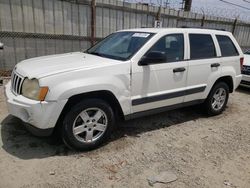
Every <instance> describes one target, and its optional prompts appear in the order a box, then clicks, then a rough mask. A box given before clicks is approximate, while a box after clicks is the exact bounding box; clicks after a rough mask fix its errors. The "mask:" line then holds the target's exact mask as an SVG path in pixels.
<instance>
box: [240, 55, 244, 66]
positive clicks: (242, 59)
mask: <svg viewBox="0 0 250 188" xmlns="http://www.w3.org/2000/svg"><path fill="white" fill-rule="evenodd" d="M243 63H244V57H241V58H240V68H241V69H242V68H243Z"/></svg>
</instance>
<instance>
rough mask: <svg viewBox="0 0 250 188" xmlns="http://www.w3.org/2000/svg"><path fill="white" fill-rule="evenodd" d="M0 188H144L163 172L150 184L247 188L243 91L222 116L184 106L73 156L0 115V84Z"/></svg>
mask: <svg viewBox="0 0 250 188" xmlns="http://www.w3.org/2000/svg"><path fill="white" fill-rule="evenodd" d="M0 122H1V125H0V128H1V134H0V137H1V139H0V146H1V148H0V188H12V187H14V188H15V187H21V188H31V187H39V188H40V187H41V188H43V187H46V188H47V187H49V188H55V187H65V188H66V187H67V188H68V187H73V188H74V187H81V188H85V187H126V188H128V187H133V188H134V187H136V188H137V187H138V188H140V187H142V188H145V187H150V185H149V183H148V180H147V178H149V177H151V176H153V177H154V176H156V175H158V174H159V173H162V172H165V171H170V172H172V173H174V174H175V175H176V176H177V180H176V181H174V182H171V183H167V184H162V183H156V184H154V187H156V188H158V187H174V188H196V187H197V188H217V187H218V188H223V187H225V188H226V187H228V188H230V187H234V188H235V187H237V188H249V187H250V90H248V89H243V88H241V89H238V90H237V91H236V92H235V93H234V94H232V95H231V96H230V99H229V104H228V107H227V109H226V111H225V112H224V113H223V114H222V115H219V116H216V117H207V116H205V115H204V114H203V113H201V112H200V108H198V107H189V108H184V109H180V110H175V111H171V112H165V113H161V114H158V115H154V116H148V117H144V118H140V119H136V120H132V121H128V122H125V123H122V124H120V128H119V129H118V130H117V131H115V132H114V135H113V137H112V138H111V140H110V142H109V143H107V144H106V145H104V146H103V147H101V148H99V149H97V150H94V151H91V152H73V151H70V150H68V149H67V148H66V147H65V146H64V145H63V144H61V143H56V142H55V141H54V140H53V139H51V138H37V137H35V136H32V135H31V134H30V133H28V132H27V131H26V130H25V129H24V128H23V126H22V125H21V123H20V121H19V120H18V119H16V118H14V117H12V116H10V115H8V112H7V110H6V105H5V98H4V94H3V87H0Z"/></svg>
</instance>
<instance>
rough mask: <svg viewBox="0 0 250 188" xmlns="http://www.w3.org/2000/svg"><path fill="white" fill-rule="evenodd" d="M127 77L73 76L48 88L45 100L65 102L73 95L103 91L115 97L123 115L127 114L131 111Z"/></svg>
mask: <svg viewBox="0 0 250 188" xmlns="http://www.w3.org/2000/svg"><path fill="white" fill-rule="evenodd" d="M129 76H130V75H129V74H127V75H115V76H113V75H112V76H95V77H85V78H81V77H78V76H75V78H76V79H70V80H68V81H62V82H58V83H57V84H54V85H53V87H50V90H49V93H48V94H47V96H46V100H51V101H54V100H65V99H69V98H70V97H72V96H74V95H78V94H83V93H88V92H93V91H101V90H104V91H109V92H111V93H112V94H113V95H114V96H115V97H116V99H117V100H118V101H119V103H120V106H121V108H122V110H123V113H124V114H129V113H130V110H131V109H130V107H131V99H130V79H129ZM55 82H56V81H55Z"/></svg>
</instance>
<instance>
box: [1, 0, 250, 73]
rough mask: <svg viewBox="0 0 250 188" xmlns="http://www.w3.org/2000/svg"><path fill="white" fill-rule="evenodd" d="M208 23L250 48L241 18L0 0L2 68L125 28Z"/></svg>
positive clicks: (106, 2) (52, 0)
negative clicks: (239, 19) (156, 23)
mask: <svg viewBox="0 0 250 188" xmlns="http://www.w3.org/2000/svg"><path fill="white" fill-rule="evenodd" d="M159 18H160V20H162V23H163V25H162V26H163V27H181V26H189V27H200V26H203V27H206V28H219V29H225V30H228V31H231V32H233V33H234V35H235V36H236V38H237V40H238V42H239V43H240V45H241V46H242V47H243V48H249V47H250V24H249V23H243V22H241V21H237V20H233V19H226V18H218V17H213V16H205V15H201V14H196V13H191V12H183V11H176V10H172V9H168V8H162V9H159V7H153V6H147V5H141V4H129V3H123V2H122V1H116V0H96V2H95V4H93V3H92V4H91V1H89V0H0V42H2V43H4V45H5V46H4V50H0V70H11V69H12V68H13V67H14V65H15V64H16V63H17V62H19V61H21V60H23V59H26V58H31V57H35V56H41V55H48V54H55V53H64V52H70V51H79V50H80V49H86V48H88V47H90V46H91V43H93V42H94V41H96V40H99V39H101V38H103V37H105V36H106V35H108V34H109V33H111V32H114V31H116V30H120V29H126V28H136V27H153V26H154V21H155V20H156V19H159Z"/></svg>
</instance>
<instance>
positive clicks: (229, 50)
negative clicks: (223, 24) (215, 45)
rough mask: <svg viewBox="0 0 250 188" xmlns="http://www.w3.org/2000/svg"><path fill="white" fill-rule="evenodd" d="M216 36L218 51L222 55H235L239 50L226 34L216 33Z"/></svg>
mask: <svg viewBox="0 0 250 188" xmlns="http://www.w3.org/2000/svg"><path fill="white" fill-rule="evenodd" d="M216 38H217V40H218V42H219V45H220V51H221V55H222V56H226V57H227V56H237V55H239V52H238V51H237V49H236V47H235V46H234V43H233V42H232V40H231V39H230V38H229V37H228V36H224V35H216Z"/></svg>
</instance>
